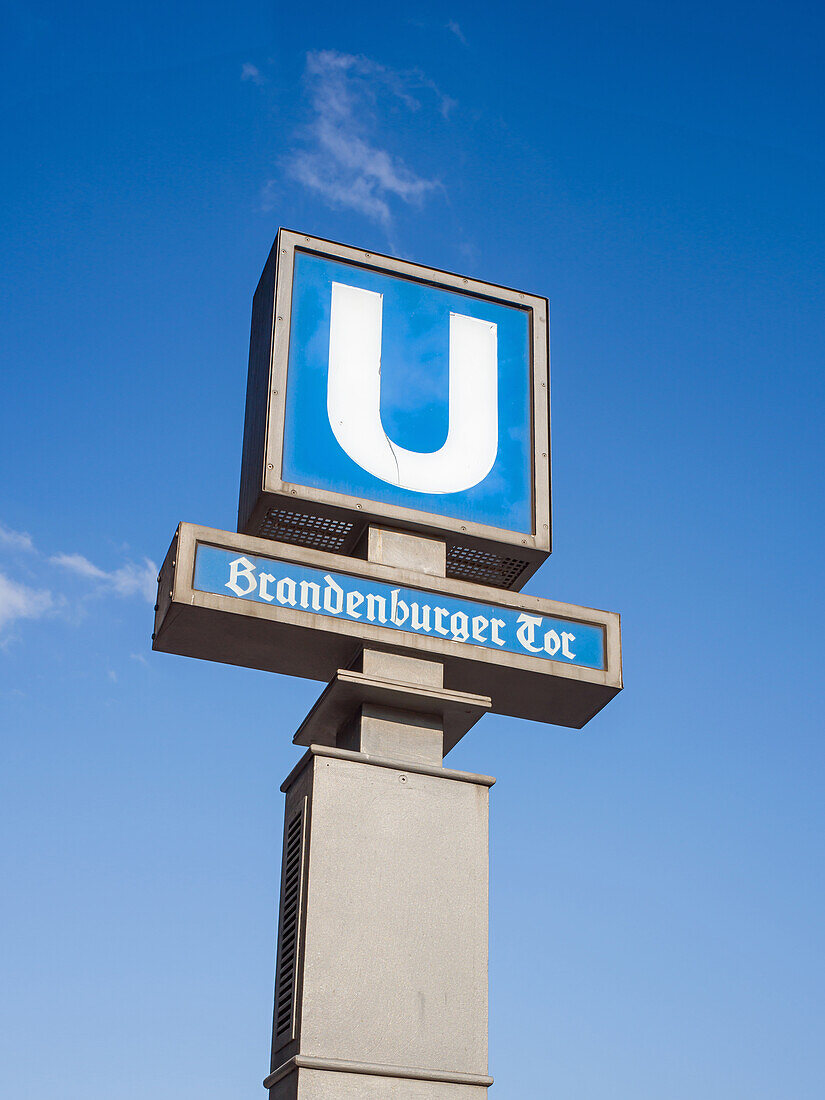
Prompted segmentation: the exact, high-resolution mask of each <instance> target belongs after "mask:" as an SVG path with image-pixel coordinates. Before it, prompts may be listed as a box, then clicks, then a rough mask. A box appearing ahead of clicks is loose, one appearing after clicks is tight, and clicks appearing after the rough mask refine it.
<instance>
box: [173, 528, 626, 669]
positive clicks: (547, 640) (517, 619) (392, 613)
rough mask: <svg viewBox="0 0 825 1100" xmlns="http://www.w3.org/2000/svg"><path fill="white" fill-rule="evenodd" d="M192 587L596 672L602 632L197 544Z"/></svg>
mask: <svg viewBox="0 0 825 1100" xmlns="http://www.w3.org/2000/svg"><path fill="white" fill-rule="evenodd" d="M193 587H194V588H196V589H198V590H199V591H201V592H211V593H214V594H215V595H219V596H234V597H236V598H237V599H240V600H247V601H252V602H254V603H260V604H267V605H269V606H271V607H284V608H289V609H292V610H295V611H306V612H308V613H311V614H315V615H323V616H329V617H333V618H337V619H341V620H345V621H349V622H367V623H373V624H375V625H376V626H382V627H386V628H388V629H390V630H398V631H403V632H404V633H407V634H418V635H425V636H429V637H434V638H444V639H449V640H452V641H455V642H464V643H465V644H467V645H473V646H479V647H481V648H483V649H487V650H492V651H493V652H498V651H504V652H507V653H519V654H521V655H525V654H526V655H529V656H531V657H537V658H539V659H543V660H548V661H550V660H552V661H560V662H562V663H566V664H570V665H580V666H582V667H584V668H595V669H604V668H605V667H606V666H605V641H604V630H603V628H602V627H600V626H594V625H593V624H591V623H582V622H572V621H570V620H569V619H556V618H551V617H549V616H546V615H537V614H531V613H530V612H528V611H525V610H522V609H521V608H510V607H502V606H500V605H499V604H493V603H486V602H484V601H480V600H468V599H459V598H458V597H454V596H447V595H445V594H444V593H441V592H428V591H427V590H426V589H419V588H409V587H406V586H398V587H393V586H392V585H391V584H387V583H385V582H383V581H378V580H373V579H371V578H366V577H356V576H352V575H350V574H347V573H339V572H334V573H333V572H325V571H324V570H322V569H313V568H310V567H308V566H305V565H298V564H296V563H295V562H286V561H279V560H278V559H276V558H264V557H258V556H256V555H251V554H238V553H237V551H232V550H224V549H221V548H220V547H217V546H208V545H203V544H201V545H199V546H198V548H197V554H196V557H195V575H194V581H193Z"/></svg>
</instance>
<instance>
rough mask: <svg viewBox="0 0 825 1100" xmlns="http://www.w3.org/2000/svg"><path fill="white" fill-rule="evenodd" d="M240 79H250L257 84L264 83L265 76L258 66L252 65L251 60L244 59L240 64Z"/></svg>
mask: <svg viewBox="0 0 825 1100" xmlns="http://www.w3.org/2000/svg"><path fill="white" fill-rule="evenodd" d="M241 80H251V81H252V83H253V84H257V85H259V86H260V85H261V84H266V77H265V76H264V75H263V73H262V72H261V70H260V69H259V68H258V66H257V65H253V64H252V62H251V61H244V63H243V65H242V66H241Z"/></svg>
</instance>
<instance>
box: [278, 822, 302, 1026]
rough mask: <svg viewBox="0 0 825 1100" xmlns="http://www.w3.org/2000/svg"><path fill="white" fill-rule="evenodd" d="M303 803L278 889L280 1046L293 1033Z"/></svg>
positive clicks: (292, 829) (292, 826) (289, 832)
mask: <svg viewBox="0 0 825 1100" xmlns="http://www.w3.org/2000/svg"><path fill="white" fill-rule="evenodd" d="M305 805H306V800H304V804H303V805H302V806H301V808H300V809H299V810H298V812H297V813H296V814H294V815H293V817H292V820H291V821H290V822H289V826H288V828H287V831H286V842H285V844H284V869H283V887H282V892H281V919H280V936H279V943H278V972H277V976H276V980H275V1028H274V1030H275V1035H274V1039H275V1043H276V1044H278V1045H280V1044H283V1043H284V1042H287V1041H288V1040H289V1039H292V1038H293V1037H294V1034H295V978H296V974H297V963H298V936H299V932H300V916H301V879H302V877H303V863H304V812H305Z"/></svg>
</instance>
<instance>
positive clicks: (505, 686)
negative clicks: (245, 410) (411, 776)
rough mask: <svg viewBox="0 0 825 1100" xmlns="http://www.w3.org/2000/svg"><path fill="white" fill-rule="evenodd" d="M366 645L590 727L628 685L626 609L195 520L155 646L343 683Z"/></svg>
mask: <svg viewBox="0 0 825 1100" xmlns="http://www.w3.org/2000/svg"><path fill="white" fill-rule="evenodd" d="M365 646H373V647H378V648H380V649H383V650H389V651H393V652H396V653H400V654H406V655H408V656H412V657H417V658H419V659H424V660H432V661H438V662H440V663H441V664H442V665H443V666H444V687H445V689H449V690H450V691H455V692H468V693H470V694H473V695H479V696H484V697H487V698H489V699H490V700H491V707H490V709H491V710H492V712H493V713H497V714H506V715H510V716H512V717H514V718H526V719H528V720H531V721H536V722H550V723H554V724H556V725H560V726H571V727H573V728H576V729H580V728H581V727H582V726H584V725H585V724H586V723H587V722H588V721H589V720H590V719H591V718H592V717H593V715H594V714H596V713H597V712H598V711H599V710H601V708H602V707H603V706H604V705H605V704H606V703H608V702H609V701H610V699H612V698H613V696H614V695H615V694H616V693H617V692H618V691H620V690H621V687H622V663H621V641H620V622H619V616H618V615H616V614H615V613H613V612H609V611H597V610H594V609H592V608H587V607H577V606H576V605H573V604H566V603H560V602H558V601H555V600H547V599H542V598H540V597H537V596H526V595H523V594H522V593H515V592H505V591H502V590H500V589H499V590H495V589H491V588H490V587H489V586H487V585H480V584H472V583H470V582H467V581H458V580H453V579H450V578H445V577H437V576H431V575H424V574H421V573H411V572H409V571H406V570H404V569H399V568H397V567H395V566H390V565H384V564H379V563H377V562H372V561H365V560H364V559H362V558H353V557H348V556H346V555H343V554H335V553H328V552H326V551H323V550H315V549H311V548H309V547H301V546H292V545H288V544H286V543H278V542H273V541H272V540H270V539H261V538H254V537H251V536H249V535H238V534H233V533H231V532H228V531H218V530H215V529H214V528H209V527H198V526H195V525H194V524H189V523H182V524H181V525H180V527H179V528H178V532H177V534H176V536H175V538H174V540H173V542H172V545H171V547H170V549H169V552H168V554H167V555H166V560H165V561H164V564H163V566H162V568H161V573H160V579H159V585H158V605H157V610H156V613H155V634H154V640H153V647H154V648H155V649H156V650H162V651H164V652H167V653H177V654H180V655H182V656H187V657H196V658H201V659H204V660H209V661H219V662H222V663H225V664H234V665H243V666H245V667H247V668H257V669H262V670H264V671H268V672H278V673H282V674H285V675H287V676H303V677H306V678H308V679H312V680H322V681H325V682H327V683H328V682H330V681H331V680H332V679H333V678H334V677H335V676H336V675H337V674H338V673H339V671H340V670H342V669H352V668H353V667H355V665H356V663H357V661H358V659H359V657H360V654H361V652H362V650H363V648H364V647H365Z"/></svg>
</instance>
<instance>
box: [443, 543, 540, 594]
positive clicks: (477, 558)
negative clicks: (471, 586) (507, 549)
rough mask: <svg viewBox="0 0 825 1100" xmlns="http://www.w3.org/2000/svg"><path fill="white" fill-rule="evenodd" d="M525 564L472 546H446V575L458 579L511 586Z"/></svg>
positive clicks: (517, 559) (503, 586) (502, 586)
mask: <svg viewBox="0 0 825 1100" xmlns="http://www.w3.org/2000/svg"><path fill="white" fill-rule="evenodd" d="M526 564H527V563H526V562H524V561H521V559H519V558H502V557H500V556H499V555H498V554H490V553H488V551H486V550H476V549H475V548H473V547H472V546H456V545H454V544H453V545H450V546H448V547H447V576H448V577H453V578H455V580H459V581H475V582H476V583H477V584H494V585H495V586H496V587H497V588H512V587H513V585H514V584H515V583H516V582H517V581H518V579H519V577H520V576H521V574H522V572H523V571H524V567H525V565H526Z"/></svg>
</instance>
